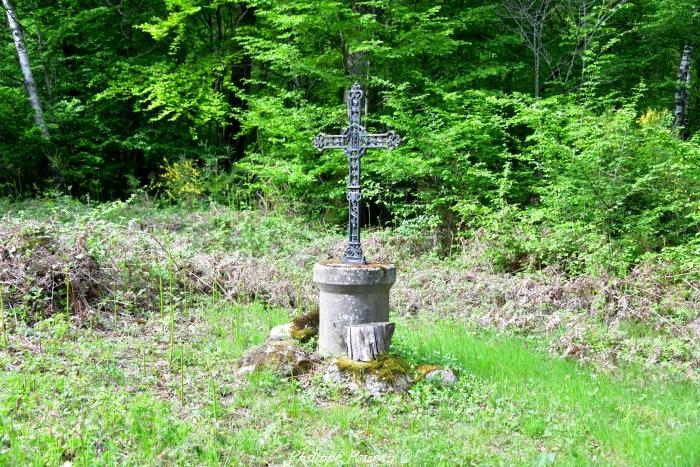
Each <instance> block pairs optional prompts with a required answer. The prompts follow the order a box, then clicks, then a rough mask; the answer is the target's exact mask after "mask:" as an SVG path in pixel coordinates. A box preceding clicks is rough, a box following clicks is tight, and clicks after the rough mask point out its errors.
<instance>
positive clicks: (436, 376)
mask: <svg viewBox="0 0 700 467" xmlns="http://www.w3.org/2000/svg"><path fill="white" fill-rule="evenodd" d="M425 379H426V380H427V381H430V382H433V383H440V384H444V385H446V386H454V385H455V383H457V375H456V374H454V372H453V371H452V370H450V369H449V368H442V369H440V370H433V371H431V372H430V373H428V374H427V375H425Z"/></svg>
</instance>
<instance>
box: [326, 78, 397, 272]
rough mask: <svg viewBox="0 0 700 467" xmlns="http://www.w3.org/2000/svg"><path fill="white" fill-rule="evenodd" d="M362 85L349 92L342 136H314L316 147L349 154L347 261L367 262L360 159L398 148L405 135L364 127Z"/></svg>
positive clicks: (353, 87)
mask: <svg viewBox="0 0 700 467" xmlns="http://www.w3.org/2000/svg"><path fill="white" fill-rule="evenodd" d="M362 96H363V92H362V88H361V87H360V85H359V83H355V84H353V85H352V87H351V88H350V92H348V95H347V105H348V122H349V124H348V126H347V128H345V130H344V131H343V133H342V134H340V135H326V134H323V133H321V134H320V135H318V136H317V137H316V138H314V146H316V148H318V149H319V150H320V151H323V150H324V149H343V150H344V151H345V155H346V156H347V157H348V165H349V170H348V193H347V199H348V205H349V208H350V209H349V219H348V246H347V248H346V249H345V254H344V255H343V262H345V263H355V264H364V263H365V262H366V260H365V255H364V253H363V251H362V244H361V243H360V223H361V222H360V221H361V213H362V210H361V209H360V200H361V199H362V190H361V187H360V172H361V164H360V160H361V159H362V156H363V155H364V153H365V151H366V150H367V149H394V148H396V147H397V146H398V145H399V143H400V142H401V138H399V136H398V135H397V134H396V133H394V132H393V131H389V132H387V133H379V134H368V133H367V130H366V129H365V127H363V126H362V120H361V109H362Z"/></svg>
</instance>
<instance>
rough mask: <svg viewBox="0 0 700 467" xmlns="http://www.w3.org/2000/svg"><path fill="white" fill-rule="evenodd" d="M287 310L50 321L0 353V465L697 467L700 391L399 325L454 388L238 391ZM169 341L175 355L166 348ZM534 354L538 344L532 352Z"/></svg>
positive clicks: (257, 387)
mask: <svg viewBox="0 0 700 467" xmlns="http://www.w3.org/2000/svg"><path fill="white" fill-rule="evenodd" d="M287 319H288V316H287V311H285V310H281V309H266V308H265V307H263V306H262V305H259V304H249V305H227V304H223V303H221V302H217V301H215V300H204V301H202V302H201V305H200V306H197V307H193V308H192V309H191V310H189V311H188V312H186V313H185V314H182V315H179V316H177V317H176V319H175V321H174V326H173V327H172V340H171V327H170V325H169V324H170V323H169V322H168V316H167V315H166V316H165V318H164V319H163V320H161V319H160V316H154V317H152V318H151V319H148V320H145V321H143V320H135V319H133V318H126V317H125V318H123V319H121V321H120V322H119V324H118V326H117V328H116V330H97V329H95V330H91V329H83V328H81V329H78V328H76V327H74V326H73V325H72V324H69V323H67V322H66V321H65V320H64V319H63V318H61V317H60V316H59V317H54V318H52V319H51V320H49V321H44V322H42V323H39V324H37V325H36V326H34V328H32V329H23V330H21V332H18V333H16V334H14V335H11V336H10V346H9V348H4V349H2V350H0V464H1V465H25V464H35V465H60V464H63V463H65V462H66V461H71V462H72V463H73V465H91V464H114V463H124V464H130V465H168V464H221V463H225V464H233V465H235V464H263V463H270V464H279V463H283V462H285V461H287V462H289V463H291V464H308V463H313V464H318V463H321V464H333V465H337V464H398V463H405V464H410V465H416V464H429V465H434V464H441V463H442V464H455V463H457V464H469V463H473V464H517V465H522V464H526V465H551V464H554V463H556V465H571V464H573V465H590V464H601V465H609V464H617V465H698V464H699V463H700V389H699V388H698V387H697V386H694V385H692V384H690V383H670V382H664V381H661V380H660V379H659V378H656V377H655V378H645V375H644V374H643V373H641V372H640V371H637V370H634V369H628V370H624V371H621V372H619V373H618V374H615V375H605V374H600V373H597V372H595V371H594V370H593V369H591V368H587V367H581V366H580V365H578V364H576V363H574V362H571V361H564V360H558V359H552V358H551V357H548V356H547V355H546V354H545V353H543V352H540V351H539V350H537V349H536V347H537V345H536V342H534V341H527V340H524V339H518V338H506V337H497V336H488V335H474V334H473V333H470V332H469V331H468V330H467V329H466V328H465V327H464V326H463V325H461V324H459V323H458V322H447V321H446V322H437V323H435V322H433V323H427V322H424V321H408V320H399V321H398V328H397V333H396V338H395V339H396V348H397V349H398V350H399V351H401V352H402V353H403V354H404V355H405V356H406V357H407V358H408V359H409V360H410V361H412V362H413V363H419V362H437V363H443V364H448V365H451V366H453V367H455V368H456V369H457V370H458V371H459V372H460V374H461V378H460V381H459V383H458V384H457V385H456V386H454V387H452V388H448V387H440V386H437V385H434V384H431V383H426V382H421V383H419V384H417V385H416V386H415V387H414V388H413V389H412V390H411V391H410V392H409V393H408V394H405V395H401V396H387V397H385V398H384V399H382V400H372V399H370V398H368V397H364V396H347V395H345V394H344V393H343V392H342V391H340V390H339V388H337V387H330V386H325V385H324V384H323V383H322V382H321V381H320V378H314V379H312V380H311V381H308V382H306V383H304V384H302V382H297V381H293V380H291V381H288V380H280V379H278V378H277V377H275V376H274V375H272V374H270V373H265V372H262V373H258V374H254V375H252V376H251V377H250V378H248V379H244V380H237V379H236V378H235V377H234V371H235V363H236V359H237V358H238V357H239V356H240V355H241V353H242V352H244V351H245V349H247V348H249V347H250V346H252V345H255V344H257V343H259V342H261V341H262V340H263V339H264V338H265V336H266V334H267V331H268V330H269V328H270V327H271V326H273V325H275V324H278V323H281V322H285V321H286V320H287ZM171 342H172V343H171ZM532 344H534V345H532Z"/></svg>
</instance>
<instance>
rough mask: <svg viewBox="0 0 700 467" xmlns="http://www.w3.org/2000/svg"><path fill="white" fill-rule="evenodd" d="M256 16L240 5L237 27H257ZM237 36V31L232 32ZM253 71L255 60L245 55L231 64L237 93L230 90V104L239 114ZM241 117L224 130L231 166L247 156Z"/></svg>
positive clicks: (253, 8)
mask: <svg viewBox="0 0 700 467" xmlns="http://www.w3.org/2000/svg"><path fill="white" fill-rule="evenodd" d="M255 21H256V14H255V7H253V6H250V5H246V4H245V3H243V2H242V3H240V4H239V5H238V17H237V19H236V27H239V26H253V25H255ZM232 34H235V31H233V32H232ZM252 70H253V59H252V58H251V57H249V56H248V55H247V54H245V53H243V54H242V57H241V60H240V61H239V62H238V63H233V64H231V84H232V85H233V88H234V89H236V91H231V90H229V91H228V92H227V94H228V102H229V104H230V105H231V107H232V108H234V109H237V110H238V112H239V113H241V114H242V113H243V112H245V110H247V108H248V104H247V103H246V101H245V99H243V97H241V95H242V94H243V93H244V92H245V91H246V90H247V89H248V88H249V84H248V80H249V79H250V77H251V74H252ZM239 118H240V117H234V118H233V119H232V120H231V121H230V122H229V124H228V125H226V127H225V128H224V135H223V136H224V142H225V144H227V145H230V146H231V148H232V154H231V156H232V157H231V158H230V159H229V161H228V162H229V164H231V163H233V162H235V161H237V160H239V159H241V158H242V157H243V156H244V155H245V147H246V142H247V141H246V137H245V135H241V134H240V132H241V122H240V119H239Z"/></svg>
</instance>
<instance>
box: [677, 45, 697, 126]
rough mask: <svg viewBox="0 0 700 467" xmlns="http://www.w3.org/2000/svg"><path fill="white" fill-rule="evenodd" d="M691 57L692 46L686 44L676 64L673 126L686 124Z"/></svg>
mask: <svg viewBox="0 0 700 467" xmlns="http://www.w3.org/2000/svg"><path fill="white" fill-rule="evenodd" d="M692 57H693V46H692V45H690V44H686V45H685V47H683V53H682V54H681V63H680V65H679V66H678V83H677V85H676V98H675V101H674V107H673V128H674V129H677V128H682V127H684V126H685V124H686V120H687V119H686V116H687V113H688V104H689V103H690V65H691V59H692Z"/></svg>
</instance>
